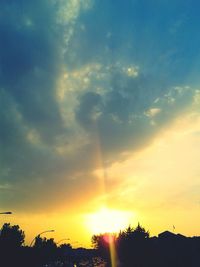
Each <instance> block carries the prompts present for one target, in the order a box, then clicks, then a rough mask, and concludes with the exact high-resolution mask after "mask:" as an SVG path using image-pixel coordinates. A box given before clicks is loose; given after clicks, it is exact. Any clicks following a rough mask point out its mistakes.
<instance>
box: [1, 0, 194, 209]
mask: <svg viewBox="0 0 200 267" xmlns="http://www.w3.org/2000/svg"><path fill="white" fill-rule="evenodd" d="M141 3H142V4H141ZM177 3H179V2H177ZM177 5H178V7H177V6H176V5H174V4H172V5H170V8H169V7H168V8H167V10H165V9H166V6H168V4H166V3H164V4H163V5H161V4H156V5H155V6H152V5H150V4H144V3H143V2H141V1H126V3H122V2H121V1H116V3H115V4H113V2H112V1H92V0H90V1H89V0H88V1H85V0H68V1H62V0H51V1H45V0H43V1H39V0H37V1H34V3H32V2H31V1H27V0H26V1H23V0H20V1H14V0H12V1H9V4H8V2H7V1H1V3H0V25H1V26H0V34H1V42H0V104H1V105H0V162H1V170H0V184H1V186H0V191H1V192H3V193H2V194H1V197H0V200H1V203H3V204H2V205H4V206H5V207H7V206H8V207H9V205H13V206H15V205H16V207H17V206H18V207H19V206H20V207H21V208H23V209H25V208H27V207H28V205H29V203H32V205H33V203H34V202H35V205H34V206H35V208H36V207H37V208H38V207H39V206H40V205H39V203H40V201H41V200H43V201H44V199H46V200H49V199H51V198H52V197H53V199H54V197H55V196H57V197H56V198H57V201H58V202H59V201H61V200H62V201H63V199H64V198H65V197H66V199H68V200H69V201H72V200H74V201H75V198H77V196H78V195H79V194H81V191H83V188H84V189H85V190H87V192H89V189H91V188H92V187H93V188H96V187H95V186H96V185H97V184H98V183H97V180H96V179H97V178H96V176H94V175H92V173H93V171H94V170H95V169H98V168H100V167H102V166H104V164H109V163H111V162H114V161H116V160H118V159H120V158H121V155H123V154H124V153H125V152H130V151H137V150H138V149H140V148H142V147H144V146H145V145H147V144H148V143H150V142H151V140H152V138H153V137H154V136H155V135H156V134H158V133H159V131H160V129H162V128H163V127H165V126H166V125H167V124H168V123H169V122H170V121H172V120H173V119H174V118H175V117H176V116H177V114H179V113H180V112H182V111H183V110H184V109H185V108H186V107H188V106H189V105H190V104H191V103H192V102H193V99H194V96H196V95H197V92H196V89H195V88H196V87H195V84H194V75H191V71H190V68H191V66H192V64H193V63H194V59H195V56H196V54H195V50H196V49H197V47H198V45H199V37H198V36H199V35H198V34H196V33H197V32H198V31H197V30H198V27H197V24H196V23H195V19H196V20H197V19H198V18H197V17H196V16H195V19H194V18H190V21H189V22H188V21H187V19H186V18H187V17H188V16H189V15H191V14H194V10H193V9H192V10H191V9H190V10H189V11H188V10H187V9H186V8H185V6H184V5H183V4H181V2H180V3H179V4H177ZM172 11H173V12H172ZM171 12H172V13H171ZM182 13H185V14H184V16H183V15H182ZM195 14H196V13H195ZM171 15H173V19H172V20H171ZM180 19H181V23H179V22H178V21H179V20H180ZM176 21H177V22H176ZM190 23H192V25H193V26H192V27H190ZM161 24H162V25H163V26H164V30H161V29H160V26H159V25H161ZM173 25H174V26H173ZM182 25H184V27H185V32H184V33H182V34H181V33H180V31H181V28H182ZM173 27H175V28H173ZM172 28H173V29H176V34H177V36H175V32H174V31H173V32H172V30H171V29H172ZM172 34H173V38H172ZM189 37H190V38H189ZM188 38H189V39H188ZM193 44H194V49H192V48H193ZM196 52H197V51H196ZM196 68H197V67H196ZM187 73H190V75H187ZM196 81H197V78H196ZM186 82H187V83H186ZM190 83H191V85H190ZM187 84H189V85H190V86H187ZM196 98H197V97H196ZM95 190H97V191H98V189H97V188H96V189H95ZM95 190H94V192H93V194H95V192H96V191H95ZM13 192H14V193H13ZM59 192H60V193H59ZM71 192H74V194H73V193H71ZM58 195H59V196H58ZM73 198H74V199H73ZM28 199H30V200H29V202H28ZM25 202H26V203H27V204H24V203H25ZM47 202H48V201H47ZM56 203H57V202H56V201H55V205H56Z"/></svg>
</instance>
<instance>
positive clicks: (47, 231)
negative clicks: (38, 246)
mask: <svg viewBox="0 0 200 267" xmlns="http://www.w3.org/2000/svg"><path fill="white" fill-rule="evenodd" d="M49 232H55V230H46V231H43V232H41V233H40V234H38V235H36V236H35V237H34V238H33V240H32V241H31V243H30V247H31V246H32V244H33V242H34V240H35V239H36V238H37V237H39V236H40V235H42V234H44V233H49Z"/></svg>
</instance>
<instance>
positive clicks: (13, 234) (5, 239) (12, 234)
mask: <svg viewBox="0 0 200 267" xmlns="http://www.w3.org/2000/svg"><path fill="white" fill-rule="evenodd" d="M24 239H25V234H24V232H23V231H22V230H21V229H20V227H19V225H13V226H11V225H10V223H5V224H4V225H3V227H2V229H1V233H0V244H1V245H3V247H4V248H5V247H7V248H9V249H13V248H19V247H21V246H22V245H23V244H24Z"/></svg>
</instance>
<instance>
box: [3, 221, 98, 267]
mask: <svg viewBox="0 0 200 267" xmlns="http://www.w3.org/2000/svg"><path fill="white" fill-rule="evenodd" d="M93 257H95V250H87V249H84V248H79V249H73V248H72V246H71V244H70V243H65V244H56V242H55V241H54V239H53V238H50V239H47V238H45V237H44V238H42V237H41V236H40V235H38V236H37V237H36V238H35V239H34V242H33V243H32V246H30V245H29V246H26V245H25V233H24V231H22V230H21V229H20V227H19V226H18V225H14V226H11V225H10V224H9V223H5V224H4V225H3V227H2V229H1V231H0V266H2V267H65V266H67V267H71V266H75V265H76V266H79V262H80V261H83V260H85V261H86V260H88V259H92V258H93Z"/></svg>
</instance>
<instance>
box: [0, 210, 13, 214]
mask: <svg viewBox="0 0 200 267" xmlns="http://www.w3.org/2000/svg"><path fill="white" fill-rule="evenodd" d="M0 214H12V212H11V211H4V212H0Z"/></svg>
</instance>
